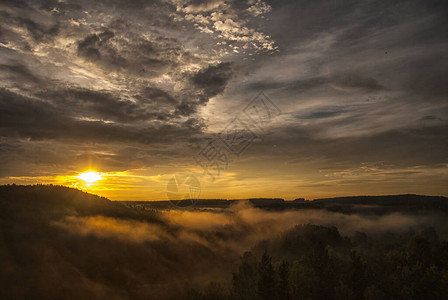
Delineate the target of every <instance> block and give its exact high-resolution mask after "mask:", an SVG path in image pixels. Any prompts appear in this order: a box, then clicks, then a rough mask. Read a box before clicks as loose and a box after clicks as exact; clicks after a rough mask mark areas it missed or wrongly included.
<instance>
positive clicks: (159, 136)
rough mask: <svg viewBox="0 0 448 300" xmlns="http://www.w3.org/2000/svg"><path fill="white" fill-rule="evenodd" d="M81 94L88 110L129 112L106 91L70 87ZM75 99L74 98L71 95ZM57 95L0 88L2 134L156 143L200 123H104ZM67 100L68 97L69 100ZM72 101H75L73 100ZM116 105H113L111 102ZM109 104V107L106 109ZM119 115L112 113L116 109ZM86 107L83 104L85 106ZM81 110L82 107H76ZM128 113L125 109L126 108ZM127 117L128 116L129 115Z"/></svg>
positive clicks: (196, 130)
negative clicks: (41, 97)
mask: <svg viewBox="0 0 448 300" xmlns="http://www.w3.org/2000/svg"><path fill="white" fill-rule="evenodd" d="M71 92H72V93H73V94H75V95H77V96H80V95H81V96H82V97H83V101H84V103H83V104H85V105H86V106H88V107H89V110H90V111H93V112H95V111H97V112H98V113H101V114H103V115H102V116H103V117H104V116H107V117H111V116H112V117H116V118H120V117H123V116H129V115H130V114H124V112H126V110H132V109H133V108H132V107H127V106H125V104H124V107H123V106H121V104H119V103H120V102H115V103H114V102H113V101H114V100H111V99H113V98H109V96H108V95H102V94H97V93H92V92H90V91H87V92H86V91H71ZM75 99H76V98H75ZM63 101H64V100H63V99H61V101H60V103H59V106H58V105H55V104H51V103H48V102H44V101H36V100H35V99H31V98H27V97H25V96H21V95H18V94H14V93H12V92H8V91H6V90H1V91H0V103H1V106H0V107H1V109H0V115H1V118H0V119H1V120H0V128H1V133H2V136H5V137H18V138H31V139H33V140H42V139H43V140H45V139H56V140H59V139H60V140H67V141H69V140H79V141H85V142H88V141H98V142H135V143H144V144H152V143H160V142H168V143H169V141H170V140H171V141H179V140H181V139H184V138H183V137H189V136H191V135H193V134H195V133H199V132H200V130H201V128H202V127H201V126H198V122H197V121H195V122H192V121H191V120H187V121H182V122H179V123H173V124H169V123H161V124H144V123H143V124H137V125H135V126H132V125H129V124H123V123H114V122H113V123H108V122H106V121H103V120H98V119H93V120H88V119H87V120H86V119H82V118H80V115H77V114H76V111H75V110H74V109H73V107H71V108H70V103H69V105H65V103H64V102H63ZM69 101H70V100H69ZM75 104H77V103H76V102H75ZM114 104H115V105H116V107H115V108H114V107H113V105H114ZM107 107H112V108H113V109H112V110H106V108H107ZM117 107H118V109H121V110H122V113H123V114H122V115H121V116H120V115H118V116H117V114H114V113H115V110H118V109H117ZM85 108H86V107H84V109H85ZM80 111H82V109H80ZM128 113H129V112H128ZM127 120H132V117H131V118H130V119H127Z"/></svg>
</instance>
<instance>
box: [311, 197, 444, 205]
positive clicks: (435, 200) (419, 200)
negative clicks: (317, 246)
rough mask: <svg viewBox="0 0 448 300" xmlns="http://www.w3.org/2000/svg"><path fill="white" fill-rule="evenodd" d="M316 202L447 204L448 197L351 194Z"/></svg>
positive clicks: (321, 199) (316, 200) (315, 200)
mask: <svg viewBox="0 0 448 300" xmlns="http://www.w3.org/2000/svg"><path fill="white" fill-rule="evenodd" d="M313 201H314V202H323V203H345V204H365V205H385V206H388V205H391V206H393V205H420V204H425V203H426V204H428V205H446V204H448V198H447V197H443V196H423V195H415V194H406V195H387V196H350V197H334V198H319V199H314V200H313Z"/></svg>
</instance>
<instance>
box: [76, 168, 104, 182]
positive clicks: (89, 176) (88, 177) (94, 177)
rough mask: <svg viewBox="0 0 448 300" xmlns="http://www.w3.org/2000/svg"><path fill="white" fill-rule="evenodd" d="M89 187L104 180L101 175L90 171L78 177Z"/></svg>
mask: <svg viewBox="0 0 448 300" xmlns="http://www.w3.org/2000/svg"><path fill="white" fill-rule="evenodd" d="M78 178H79V179H81V180H83V181H84V182H85V183H86V184H87V185H91V184H93V183H95V182H97V181H98V180H100V179H101V178H102V176H101V174H100V173H98V172H95V171H88V172H84V173H81V174H79V175H78Z"/></svg>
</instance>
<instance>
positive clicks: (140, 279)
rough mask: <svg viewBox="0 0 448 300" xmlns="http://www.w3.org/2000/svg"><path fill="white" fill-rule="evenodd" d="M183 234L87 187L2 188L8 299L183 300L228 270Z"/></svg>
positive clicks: (3, 274)
mask: <svg viewBox="0 0 448 300" xmlns="http://www.w3.org/2000/svg"><path fill="white" fill-rule="evenodd" d="M182 234H184V232H183V231H181V230H180V229H179V228H177V227H175V226H173V225H169V224H167V221H166V220H164V218H163V217H162V216H161V215H159V214H157V213H154V212H147V211H138V210H134V209H130V208H128V207H125V206H124V205H122V204H121V203H117V202H111V201H109V200H107V199H105V198H101V197H98V196H94V195H91V194H87V193H84V192H82V191H79V190H75V189H70V188H66V187H60V186H1V187H0V298H1V299H176V298H178V297H179V295H181V294H183V293H184V290H185V289H186V288H187V287H188V286H187V287H186V283H188V284H191V285H192V286H193V285H194V283H195V280H197V281H200V280H202V278H200V275H201V274H203V273H204V270H205V269H207V272H208V274H213V276H216V278H218V277H219V276H218V275H219V274H218V275H216V274H214V272H215V273H216V272H217V273H219V271H220V270H221V269H223V268H224V267H223V266H226V265H228V263H227V262H226V261H225V259H223V260H222V261H215V263H214V264H213V265H211V264H210V261H213V260H214V259H215V254H214V253H213V252H212V251H211V250H210V249H208V248H207V247H205V246H203V245H201V244H199V243H196V242H194V241H191V240H188V239H185V238H182V237H181V235H182ZM197 257H200V258H201V260H202V261H203V264H201V263H199V262H198V261H197V260H195V258H197Z"/></svg>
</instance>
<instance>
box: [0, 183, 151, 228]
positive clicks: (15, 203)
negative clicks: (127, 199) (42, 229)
mask: <svg viewBox="0 0 448 300" xmlns="http://www.w3.org/2000/svg"><path fill="white" fill-rule="evenodd" d="M73 214H74V215H77V216H94V215H102V216H107V217H117V218H128V219H140V220H152V221H156V220H157V217H156V215H155V214H152V215H150V214H148V213H143V212H141V211H137V210H133V209H130V208H128V207H126V206H124V205H123V204H121V203H119V202H114V201H110V200H108V199H107V198H104V197H99V196H97V195H92V194H89V193H86V192H83V191H81V190H78V189H74V188H69V187H64V186H57V185H27V186H24V185H3V186H0V217H2V218H6V219H9V218H15V217H19V216H25V215H30V216H31V215H33V217H34V218H37V217H39V216H44V217H45V218H46V219H53V218H60V217H63V216H66V215H73ZM30 216H28V217H27V218H29V217H30Z"/></svg>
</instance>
